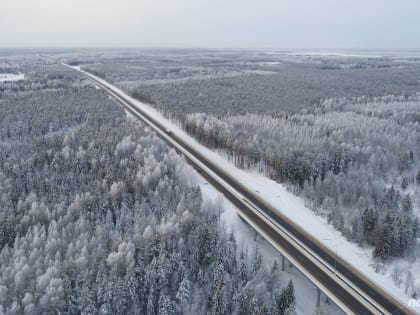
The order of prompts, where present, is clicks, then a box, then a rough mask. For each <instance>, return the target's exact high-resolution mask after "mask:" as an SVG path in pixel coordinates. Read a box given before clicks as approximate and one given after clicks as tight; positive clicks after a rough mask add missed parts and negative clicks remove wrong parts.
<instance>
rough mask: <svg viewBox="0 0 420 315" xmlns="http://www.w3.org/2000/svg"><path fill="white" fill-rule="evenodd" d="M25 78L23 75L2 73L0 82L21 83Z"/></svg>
mask: <svg viewBox="0 0 420 315" xmlns="http://www.w3.org/2000/svg"><path fill="white" fill-rule="evenodd" d="M24 78H25V75H24V74H23V73H19V74H14V73H0V82H11V81H20V80H23V79H24Z"/></svg>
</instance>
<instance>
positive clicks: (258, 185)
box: [72, 67, 420, 314]
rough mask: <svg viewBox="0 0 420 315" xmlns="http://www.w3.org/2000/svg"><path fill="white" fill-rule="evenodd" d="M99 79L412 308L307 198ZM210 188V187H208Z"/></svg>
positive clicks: (366, 254) (367, 255)
mask: <svg viewBox="0 0 420 315" xmlns="http://www.w3.org/2000/svg"><path fill="white" fill-rule="evenodd" d="M72 68H74V69H76V70H78V71H81V72H84V73H86V74H88V75H90V74H89V73H87V72H85V71H83V70H81V69H80V67H72ZM97 79H98V80H99V81H100V82H101V83H103V84H105V85H106V86H108V87H109V88H110V89H112V90H113V91H115V92H116V93H118V94H122V95H124V97H126V98H128V99H129V100H130V101H131V102H132V103H133V104H135V105H136V106H137V107H138V108H140V109H142V110H144V111H147V113H148V114H149V115H150V116H152V117H153V118H154V119H156V120H158V121H159V122H161V123H162V124H164V125H165V126H167V129H170V130H171V131H172V132H173V133H176V134H177V135H178V136H179V137H182V138H183V140H184V141H186V142H188V143H189V144H190V145H192V146H194V148H195V149H196V150H199V151H200V152H202V154H203V155H205V156H207V157H208V158H209V159H210V160H212V161H214V162H216V163H217V164H218V165H220V166H221V167H222V168H223V169H224V170H225V171H226V172H228V173H230V174H231V175H232V176H233V177H235V178H236V179H238V180H240V181H241V183H243V184H244V185H246V186H248V187H249V188H250V189H252V190H254V191H258V193H259V194H261V196H262V197H263V198H264V199H265V200H267V201H268V202H270V203H271V204H272V205H273V206H274V207H276V208H277V209H278V211H280V212H281V213H283V214H285V215H287V216H288V217H289V218H290V219H291V220H293V221H294V222H295V223H296V224H298V225H300V226H301V227H302V228H303V229H305V230H306V231H307V232H308V233H310V234H312V235H313V236H314V237H315V238H317V239H318V240H319V241H320V242H322V243H323V244H324V245H325V246H326V247H328V248H330V249H331V250H332V251H333V252H336V254H337V255H339V256H340V257H342V258H343V259H345V260H346V261H347V262H348V263H349V264H351V265H353V266H354V267H355V268H357V269H358V270H359V271H360V272H361V273H362V274H364V275H365V276H366V277H367V278H369V279H370V280H372V281H373V282H375V283H377V284H378V285H379V286H381V287H382V288H383V289H384V290H386V291H387V292H388V293H389V294H391V295H393V296H394V297H395V298H397V299H399V300H401V301H402V303H403V304H405V305H407V306H408V305H409V304H408V302H409V300H410V297H408V296H407V295H406V294H405V292H404V289H403V288H402V287H401V288H398V287H397V286H396V285H395V284H394V282H393V280H392V279H391V275H390V273H391V270H388V271H387V272H386V273H377V272H375V270H374V268H373V267H374V261H373V259H372V254H371V252H372V249H371V248H361V247H359V246H358V245H357V244H355V243H351V242H349V241H347V240H346V239H345V238H344V237H343V236H342V235H341V233H340V232H338V231H336V230H335V229H334V228H333V227H332V226H331V225H329V224H328V223H327V222H326V219H325V218H323V217H321V216H318V215H316V214H315V213H313V212H312V211H311V210H310V209H309V208H308V207H306V206H305V202H304V200H303V199H301V198H299V197H298V196H295V195H294V194H292V193H291V192H289V191H287V189H286V187H285V186H284V185H281V184H279V183H277V182H275V181H273V180H270V179H269V178H267V177H265V176H263V175H262V174H259V173H257V172H255V171H245V170H241V169H239V168H237V167H236V166H235V165H233V164H232V163H231V162H229V161H228V160H227V159H226V158H224V157H222V156H221V155H220V154H217V153H216V152H214V151H212V150H210V149H208V148H207V147H205V146H203V145H201V144H200V143H198V142H197V141H196V140H195V139H193V138H192V137H191V136H189V135H188V134H187V133H186V132H185V131H183V130H182V129H181V128H180V127H179V126H177V125H176V124H174V123H172V122H171V121H169V120H168V119H166V118H165V117H163V116H162V114H160V113H159V112H158V111H157V110H156V109H154V108H152V107H151V106H149V105H147V104H144V103H142V102H140V101H138V100H136V99H134V98H132V97H130V96H128V95H127V94H125V93H124V92H123V91H122V90H120V89H118V88H116V87H115V86H113V85H111V84H109V83H108V82H106V81H104V80H102V79H100V78H97ZM208 186H209V185H206V187H208ZM388 269H391V268H388ZM413 311H414V312H417V313H419V314H420V308H418V307H417V308H416V309H414V308H413Z"/></svg>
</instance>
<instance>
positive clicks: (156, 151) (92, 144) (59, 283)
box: [0, 57, 295, 315]
mask: <svg viewBox="0 0 420 315" xmlns="http://www.w3.org/2000/svg"><path fill="white" fill-rule="evenodd" d="M16 63H18V65H17V67H18V68H19V71H21V72H25V74H26V79H25V80H24V81H20V82H13V83H4V84H3V85H0V87H1V90H0V112H1V115H0V314H23V313H25V314H57V313H66V314H148V315H152V314H162V315H163V314H291V313H293V312H294V303H295V302H294V299H295V298H294V288H293V284H292V283H291V282H290V283H289V284H287V283H281V281H280V280H279V272H280V271H279V267H278V265H277V264H276V263H275V264H274V265H273V266H272V267H271V268H269V269H267V268H266V267H265V264H264V263H263V258H262V256H261V255H260V253H259V251H255V254H254V253H253V254H248V250H247V248H244V247H242V246H239V245H238V244H237V243H236V241H235V238H234V237H233V236H232V235H230V234H228V233H227V232H226V230H225V228H224V226H223V225H222V224H221V222H220V217H219V216H220V212H221V211H222V209H220V208H219V207H220V205H217V204H207V203H206V204H203V202H202V197H201V192H200V189H199V187H198V186H196V184H195V183H194V180H193V179H192V178H193V177H194V176H192V175H191V172H192V170H191V168H190V167H189V166H187V165H186V163H185V161H184V160H183V159H182V158H181V157H180V156H178V155H177V154H176V153H175V152H174V151H173V150H170V149H168V147H167V146H166V145H165V144H163V142H162V141H160V140H159V139H158V138H157V137H156V136H155V135H154V134H153V133H152V132H151V131H150V130H148V129H147V128H145V127H144V126H142V125H140V124H139V123H138V122H137V121H132V120H131V119H130V118H127V117H126V115H125V113H124V112H123V110H122V109H121V108H120V107H119V106H118V105H117V104H116V103H115V102H113V101H111V100H110V99H109V98H108V97H107V96H106V95H105V93H103V92H101V91H98V90H96V89H95V88H94V87H93V86H92V85H91V84H89V83H88V82H87V81H86V80H84V79H82V78H81V77H79V75H78V74H76V73H75V72H72V71H71V70H68V69H66V68H64V67H61V66H58V65H52V64H48V62H46V61H45V60H42V59H35V57H34V58H31V59H28V60H25V59H19V61H16Z"/></svg>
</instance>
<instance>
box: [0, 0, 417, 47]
mask: <svg viewBox="0 0 420 315" xmlns="http://www.w3.org/2000/svg"><path fill="white" fill-rule="evenodd" d="M0 46H2V47H16V46H19V47H22V46H25V47H28V46H31V47H32V46H54V47H63V46H66V47H67V46H78V47H80V46H83V47H197V48H199V47H203V48H206V47H215V48H354V49H374V48H385V49H420V0H253V1H251V0H1V2H0Z"/></svg>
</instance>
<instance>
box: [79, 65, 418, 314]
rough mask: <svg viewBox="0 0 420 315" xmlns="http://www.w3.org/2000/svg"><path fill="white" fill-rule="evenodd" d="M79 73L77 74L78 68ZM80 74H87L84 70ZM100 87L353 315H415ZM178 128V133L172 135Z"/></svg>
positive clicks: (142, 112) (149, 116) (119, 95)
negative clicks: (187, 162)
mask: <svg viewBox="0 0 420 315" xmlns="http://www.w3.org/2000/svg"><path fill="white" fill-rule="evenodd" d="M73 69H75V68H74V67H73ZM76 70H79V71H82V70H80V69H78V68H76ZM82 72H83V73H84V74H86V75H87V76H88V77H89V78H90V79H91V80H93V81H94V82H95V84H97V85H98V86H99V87H101V88H103V89H104V90H106V91H107V92H108V93H109V94H111V95H112V96H113V97H115V98H116V99H117V100H118V101H119V102H120V103H121V104H122V105H124V107H125V108H126V109H127V110H128V111H129V112H131V113H132V114H133V115H134V116H136V117H138V118H140V119H141V120H143V121H144V122H146V123H147V124H148V125H150V126H151V127H152V128H153V129H155V130H156V132H157V133H158V134H159V135H160V136H161V137H162V138H164V139H165V140H166V141H167V142H168V143H169V144H170V145H172V146H173V147H174V148H175V149H177V150H178V151H179V152H180V153H182V154H184V155H185V157H186V158H187V160H188V161H189V162H190V163H191V164H192V165H193V166H194V167H195V168H196V169H197V170H198V171H199V172H200V173H201V174H202V175H203V177H205V178H206V179H207V180H208V181H209V182H210V183H211V184H212V185H213V186H215V188H216V189H218V190H219V191H221V192H222V193H223V194H224V195H225V196H226V198H227V199H229V200H230V201H231V202H232V203H233V204H235V205H236V206H237V208H238V213H239V215H240V216H241V217H243V218H244V220H245V221H247V222H248V223H249V224H250V225H251V226H253V227H254V228H255V229H256V230H257V231H258V232H259V233H260V234H261V235H263V236H264V237H265V238H266V239H267V240H268V241H269V242H270V243H271V244H272V245H273V246H274V247H275V248H277V249H278V250H279V251H280V252H281V253H282V254H283V255H285V256H286V257H287V258H288V259H289V260H290V261H291V262H292V263H293V264H295V265H296V267H297V268H298V269H300V270H301V271H302V273H304V274H305V275H306V276H307V277H308V278H309V279H310V280H311V281H313V282H314V284H315V285H317V286H318V287H319V288H320V289H321V290H322V291H324V293H325V294H326V295H328V296H329V297H330V298H331V299H332V300H333V301H334V302H335V303H336V304H337V305H338V306H339V307H341V308H342V309H343V310H344V311H345V312H347V313H354V314H410V313H411V312H410V310H408V309H406V307H405V306H404V305H403V304H402V303H401V302H399V301H398V300H397V299H395V298H394V297H393V296H391V295H389V294H388V293H387V292H385V291H384V290H383V289H381V288H380V287H379V286H378V285H376V284H375V283H373V282H372V281H370V280H368V279H366V277H364V275H363V274H361V273H360V272H359V271H358V270H356V269H355V268H354V267H353V266H351V265H349V264H348V263H347V262H345V261H344V260H343V259H341V258H340V257H337V256H336V255H335V253H334V252H333V251H331V250H330V249H328V248H326V247H325V246H324V245H322V244H321V243H320V242H319V241H317V240H316V239H315V238H314V237H312V236H311V235H310V234H308V233H307V232H306V231H304V230H303V229H302V228H301V227H300V226H298V225H296V224H295V223H294V222H292V221H291V220H289V219H288V218H287V217H286V216H284V215H282V214H281V213H280V212H279V211H277V210H276V209H275V208H274V207H273V206H272V205H271V204H270V203H268V202H267V201H266V200H263V199H262V198H261V197H260V196H259V195H258V194H256V193H255V192H254V191H252V190H250V189H249V187H247V186H246V185H244V184H243V183H241V182H240V181H239V180H238V179H236V178H235V177H234V176H233V175H232V174H231V173H230V172H229V171H228V170H226V169H225V168H223V167H222V166H220V165H218V164H217V163H215V161H214V160H211V159H209V158H208V156H205V155H204V154H203V153H202V152H201V151H200V150H199V148H197V147H195V146H192V145H191V142H189V141H186V139H185V136H182V135H180V134H178V132H177V130H175V129H173V126H171V125H170V124H165V122H164V121H162V120H159V119H156V117H155V116H154V115H153V113H150V112H148V111H147V108H145V107H142V106H141V103H140V104H139V102H137V101H135V100H133V99H132V98H130V97H129V96H127V95H125V94H124V93H123V92H122V91H120V90H119V89H117V88H115V87H113V86H112V85H110V84H109V83H107V82H105V81H103V80H101V79H99V78H97V77H95V76H93V75H91V74H88V73H86V72H84V71H82ZM171 128H172V129H171Z"/></svg>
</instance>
